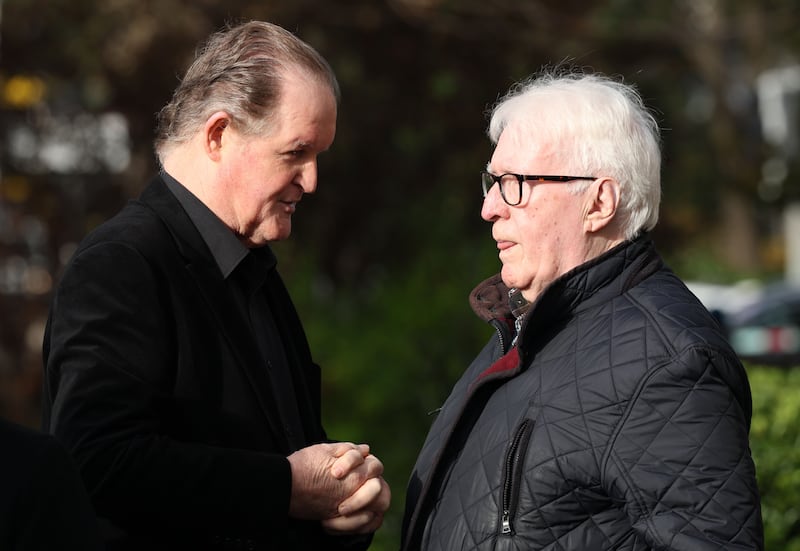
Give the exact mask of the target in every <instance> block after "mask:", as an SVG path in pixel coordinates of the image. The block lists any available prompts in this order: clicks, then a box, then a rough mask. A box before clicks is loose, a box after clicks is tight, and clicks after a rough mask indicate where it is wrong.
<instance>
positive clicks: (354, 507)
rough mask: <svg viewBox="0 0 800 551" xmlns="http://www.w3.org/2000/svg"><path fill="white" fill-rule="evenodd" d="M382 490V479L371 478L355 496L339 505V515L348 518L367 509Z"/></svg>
mask: <svg viewBox="0 0 800 551" xmlns="http://www.w3.org/2000/svg"><path fill="white" fill-rule="evenodd" d="M381 490H382V487H381V482H380V479H378V478H370V479H369V480H367V481H366V482H364V484H362V485H361V487H360V488H359V489H358V490H356V491H355V492H354V493H353V495H351V496H350V497H348V498H347V499H345V500H344V501H342V502H341V503H340V504H339V514H340V515H342V516H346V515H349V514H351V513H354V512H356V511H358V510H360V509H363V508H364V507H367V506H368V505H369V504H371V503H372V502H373V501H375V499H376V498H377V497H378V495H380V493H381Z"/></svg>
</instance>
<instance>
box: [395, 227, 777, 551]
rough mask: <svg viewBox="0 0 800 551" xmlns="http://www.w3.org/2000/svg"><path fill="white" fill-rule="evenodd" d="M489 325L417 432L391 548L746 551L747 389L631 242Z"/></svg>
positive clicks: (674, 287)
mask: <svg viewBox="0 0 800 551" xmlns="http://www.w3.org/2000/svg"><path fill="white" fill-rule="evenodd" d="M471 300H472V305H473V308H474V309H475V310H476V312H477V313H478V314H479V315H481V316H482V317H484V318H485V319H487V320H488V321H490V322H491V323H492V324H493V325H494V326H495V327H496V329H497V334H496V335H495V337H494V338H493V339H492V340H491V341H490V342H489V343H488V344H487V345H486V347H485V348H484V349H483V351H482V352H481V353H480V354H479V356H478V357H477V358H476V360H475V361H474V362H473V363H472V365H471V366H470V367H469V369H468V370H467V371H466V372H465V373H464V375H463V376H462V378H461V380H459V381H458V383H456V385H455V387H454V388H453V391H452V393H451V395H450V396H449V397H448V399H447V401H446V402H445V404H444V406H443V407H442V408H441V411H440V412H439V414H438V417H437V418H436V420H435V421H434V423H433V426H432V427H431V430H430V433H429V434H428V437H427V440H426V441H425V444H424V446H423V448H422V451H421V453H420V455H419V458H418V460H417V464H416V467H415V469H414V472H413V474H412V476H411V480H410V482H409V487H408V494H407V500H406V515H405V518H404V522H403V525H404V526H403V542H402V548H403V549H404V550H416V549H422V550H426V551H443V550H467V549H480V550H523V549H524V550H565V551H567V550H568V551H579V550H580V551H594V550H610V549H615V550H643V549H659V550H684V551H704V550H712V549H713V550H720V551H722V550H727V551H733V550H740V549H762V548H763V543H762V542H763V528H762V524H761V514H760V507H759V497H758V489H757V486H756V478H755V469H754V466H753V461H752V459H751V456H750V449H749V444H748V431H749V425H750V416H751V398H750V388H749V385H748V382H747V378H746V374H745V372H744V370H743V368H742V365H741V364H740V362H739V361H738V359H737V358H736V356H735V354H734V352H733V351H732V350H731V348H730V347H729V345H728V344H727V342H726V341H725V338H724V337H723V335H722V333H721V331H720V329H719V328H718V326H717V324H716V322H715V321H714V320H713V318H712V317H711V315H710V314H709V313H708V312H707V311H706V309H705V308H704V307H703V306H702V305H701V304H700V303H699V302H698V301H697V299H696V298H695V297H694V296H693V295H692V294H691V293H690V292H689V291H688V290H687V288H686V287H685V286H684V284H683V283H682V282H681V281H680V280H679V279H678V278H677V277H676V276H675V275H674V274H673V273H672V272H671V271H670V270H669V269H668V268H666V267H665V266H664V264H663V262H662V260H661V258H660V257H659V256H658V254H657V253H656V251H655V249H654V247H653V244H652V242H651V240H650V238H649V237H648V236H643V237H641V238H639V239H637V240H636V241H633V242H628V243H625V244H623V245H620V246H618V247H616V248H615V249H613V250H611V251H609V252H608V253H606V254H605V255H603V256H601V257H599V258H597V259H595V260H593V261H591V262H589V263H587V264H584V265H582V266H580V267H578V268H576V269H575V270H573V271H572V272H570V273H568V274H565V275H564V276H563V277H561V278H560V279H559V280H558V281H556V282H554V283H553V284H552V285H551V286H550V287H549V288H548V289H547V290H546V291H545V292H544V293H543V294H542V295H541V296H540V298H539V299H538V300H537V302H536V303H534V304H533V305H532V306H531V309H530V310H529V312H528V314H527V316H526V321H525V323H524V325H523V327H522V329H521V331H520V336H519V342H518V346H514V347H509V344H510V341H511V338H512V336H513V330H512V328H513V320H511V319H509V318H511V315H510V311H509V307H508V304H507V303H508V298H507V289H506V288H505V287H504V286H503V284H502V282H501V281H500V279H499V277H497V276H495V277H494V278H492V279H490V280H487V281H485V282H484V283H482V284H481V285H480V286H478V287H477V288H476V289H475V291H473V294H472V297H471Z"/></svg>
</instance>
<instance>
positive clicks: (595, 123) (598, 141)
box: [488, 71, 661, 239]
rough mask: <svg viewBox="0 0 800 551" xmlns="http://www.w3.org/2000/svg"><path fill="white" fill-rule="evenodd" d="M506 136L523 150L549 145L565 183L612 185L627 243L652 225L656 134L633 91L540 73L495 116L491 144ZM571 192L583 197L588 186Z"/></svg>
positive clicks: (599, 78)
mask: <svg viewBox="0 0 800 551" xmlns="http://www.w3.org/2000/svg"><path fill="white" fill-rule="evenodd" d="M506 128H509V131H511V132H514V136H513V137H514V138H515V139H516V140H517V141H518V143H519V144H520V146H523V147H524V146H525V144H526V143H531V144H533V143H543V144H546V145H547V147H548V149H552V150H553V151H552V153H554V155H556V157H555V159H556V160H557V161H558V162H559V163H560V164H561V165H562V166H564V170H565V171H569V172H570V174H569V175H573V176H596V177H602V176H607V177H610V178H614V179H615V180H616V181H617V182H618V183H619V186H620V206H619V213H620V214H621V221H622V231H623V232H624V234H625V238H626V239H631V238H633V237H635V236H636V235H638V234H639V233H641V232H643V231H649V230H651V229H653V227H654V226H655V225H656V222H657V221H658V208H659V202H660V200H661V150H660V133H659V128H658V123H657V122H656V120H655V118H654V117H653V116H652V114H651V113H650V112H649V111H648V109H647V108H646V107H645V105H644V102H643V101H642V98H641V96H640V95H639V93H638V92H637V91H636V89H635V88H634V87H633V86H630V85H628V84H623V83H622V82H618V81H615V80H612V79H611V78H609V77H606V76H603V75H598V74H584V73H574V72H570V73H559V72H556V71H549V72H542V73H540V74H537V75H534V76H532V77H530V78H528V79H526V80H524V81H521V82H519V83H517V84H515V85H514V86H513V87H512V88H511V89H510V90H509V91H508V93H507V94H506V95H505V96H504V97H503V98H501V99H500V101H499V102H498V103H497V104H496V105H495V106H494V107H493V108H492V110H491V118H490V121H489V128H488V135H489V139H490V140H491V141H492V143H493V144H497V141H498V140H499V138H500V134H501V133H502V132H503V131H504V130H505V129H506ZM531 147H532V146H531ZM576 172H581V174H576ZM571 185H573V186H574V188H573V189H574V190H583V189H586V186H588V185H590V184H589V183H588V182H586V181H579V182H576V183H575V184H571Z"/></svg>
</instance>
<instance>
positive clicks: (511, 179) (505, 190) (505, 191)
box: [481, 170, 597, 207]
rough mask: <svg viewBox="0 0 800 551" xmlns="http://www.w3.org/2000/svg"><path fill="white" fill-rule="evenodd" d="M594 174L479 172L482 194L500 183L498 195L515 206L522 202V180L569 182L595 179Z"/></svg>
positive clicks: (485, 193) (484, 194)
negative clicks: (548, 174)
mask: <svg viewBox="0 0 800 551" xmlns="http://www.w3.org/2000/svg"><path fill="white" fill-rule="evenodd" d="M596 179H597V178H595V177H594V176H531V175H530V174H514V173H513V172H506V173H505V174H500V175H499V176H496V175H494V174H492V173H491V172H486V171H485V170H484V171H482V172H481V187H482V188H483V196H484V197H486V195H487V194H488V193H489V190H490V189H492V186H493V185H495V184H500V196H501V197H502V198H503V201H505V202H506V204H508V205H509V206H512V207H515V206H517V205H519V204H520V203H521V202H522V182H525V181H535V182H571V181H573V180H596Z"/></svg>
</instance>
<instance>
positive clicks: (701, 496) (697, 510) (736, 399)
mask: <svg viewBox="0 0 800 551" xmlns="http://www.w3.org/2000/svg"><path fill="white" fill-rule="evenodd" d="M750 415H751V405H750V392H749V387H748V383H747V378H746V375H745V373H744V369H743V368H742V367H741V364H740V363H739V362H738V360H736V359H735V358H734V357H730V356H726V355H725V354H724V353H719V352H716V351H713V350H707V349H702V348H692V349H690V350H687V351H684V352H683V353H682V354H681V355H680V356H678V358H677V359H673V360H671V361H669V362H667V363H665V364H664V365H663V366H661V367H659V368H658V369H655V370H654V371H652V372H651V373H650V375H649V376H648V377H647V379H646V380H644V381H643V382H642V384H641V385H640V387H639V389H638V391H637V393H636V395H635V396H634V397H633V399H632V401H631V403H630V404H629V407H628V411H627V415H626V416H625V417H624V419H623V421H622V422H621V424H620V426H619V427H618V430H617V433H616V436H615V439H614V442H613V445H612V448H611V453H610V454H609V455H608V461H607V463H606V468H605V470H604V472H605V476H606V480H607V483H608V484H609V485H610V486H611V487H612V488H613V490H612V492H611V494H612V495H616V496H619V498H620V499H622V500H624V503H625V508H626V511H627V512H628V515H629V517H630V519H631V524H632V526H633V528H634V530H635V532H637V535H638V537H640V538H643V539H644V540H645V541H646V542H647V543H648V545H649V546H650V547H652V548H653V549H659V550H674V551H704V550H709V551H711V550H718V549H726V550H729V551H732V550H760V549H763V527H762V522H761V512H760V505H759V495H758V488H757V485H756V477H755V467H754V464H753V460H752V458H751V455H750V448H749V440H748V432H749V425H750Z"/></svg>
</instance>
